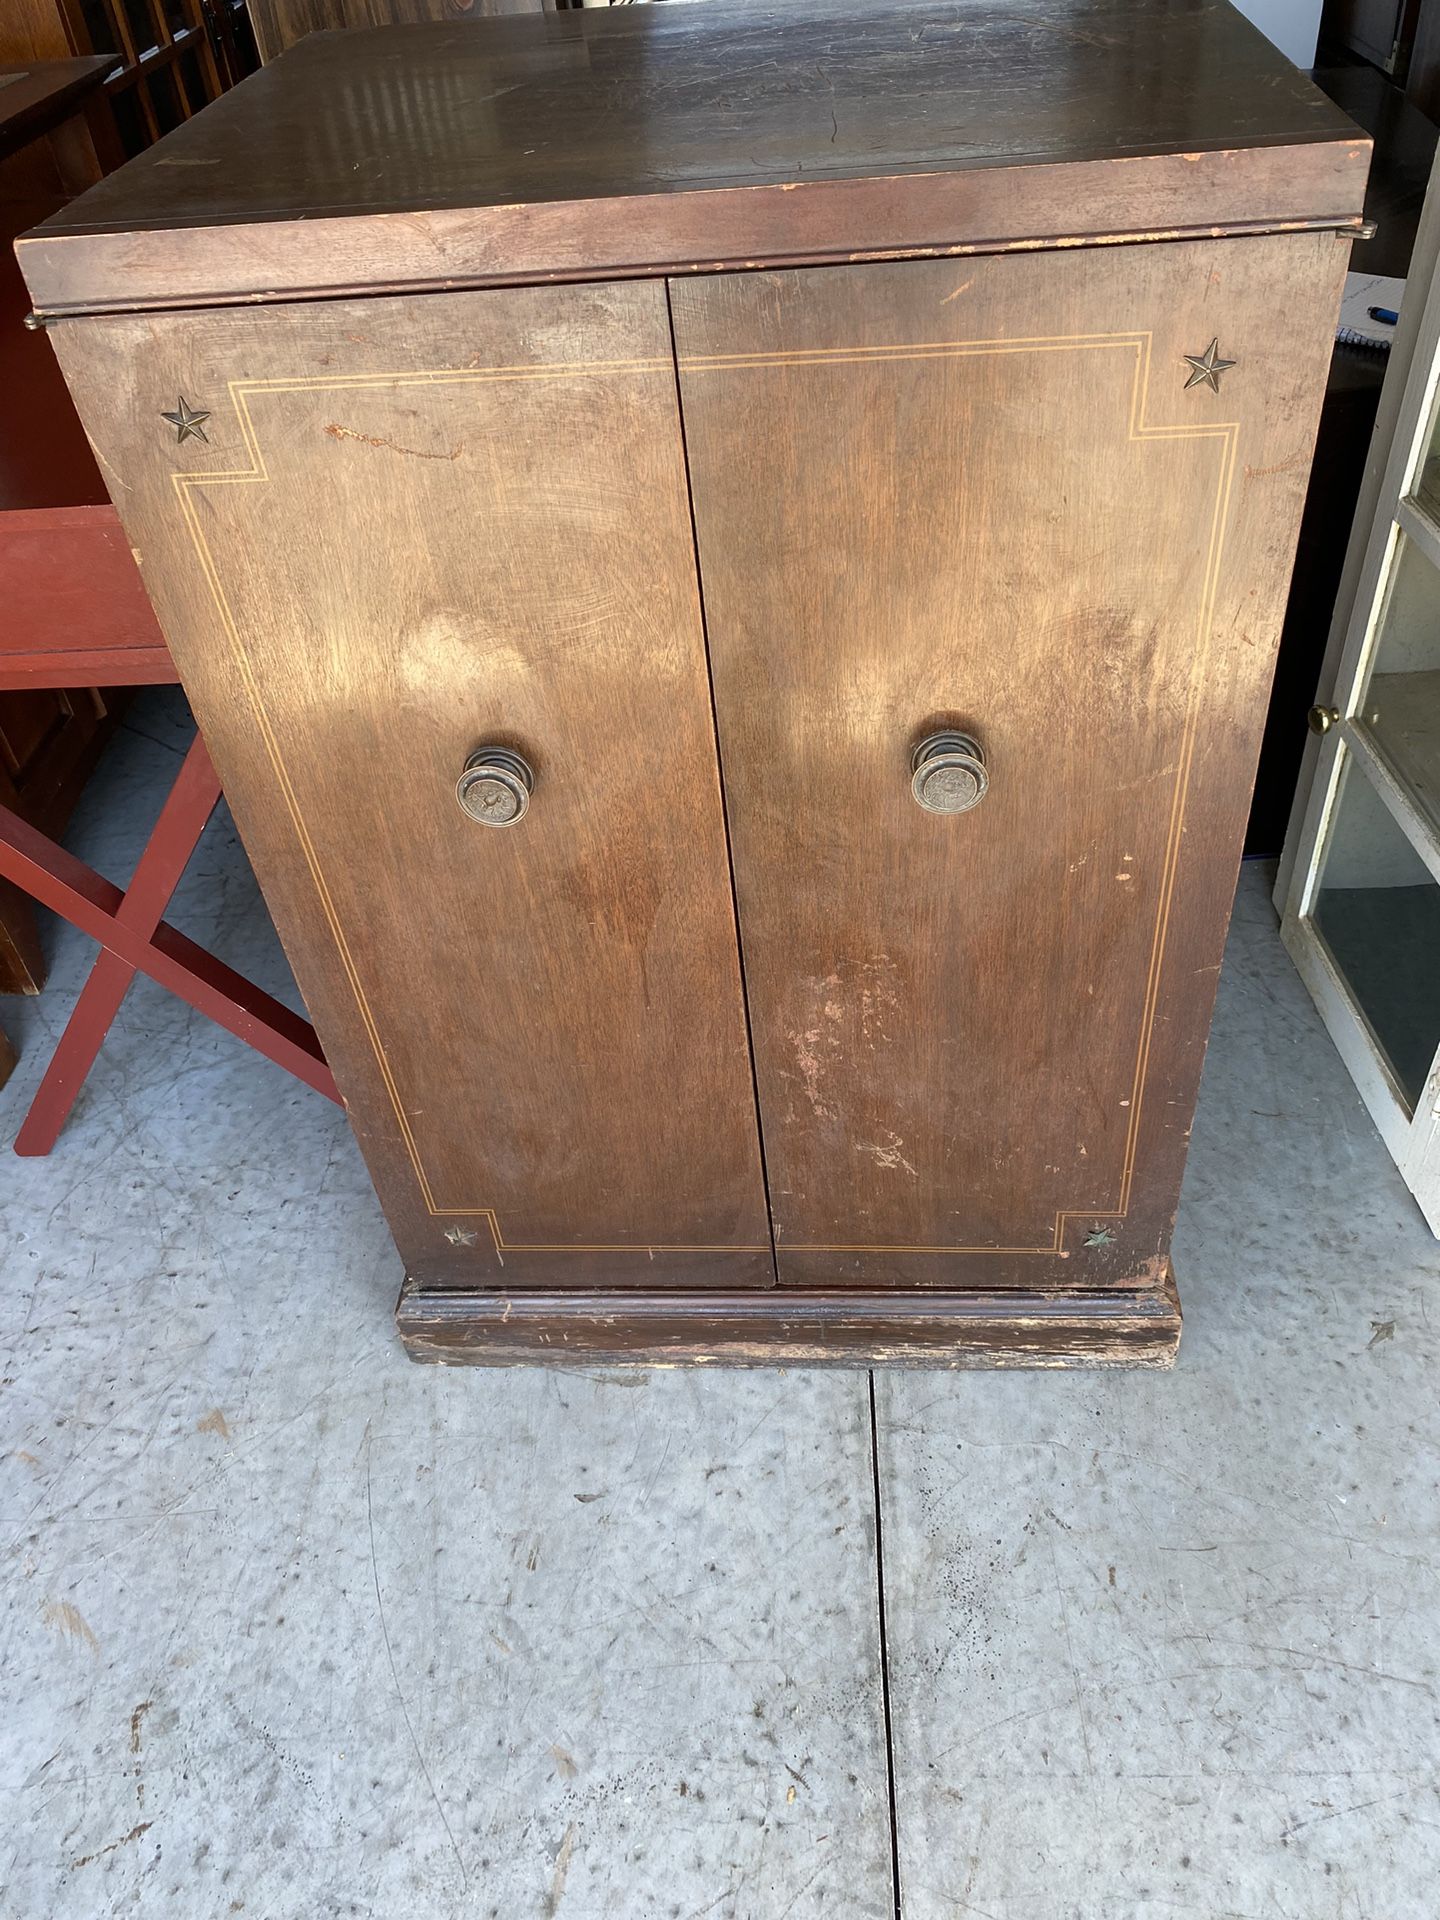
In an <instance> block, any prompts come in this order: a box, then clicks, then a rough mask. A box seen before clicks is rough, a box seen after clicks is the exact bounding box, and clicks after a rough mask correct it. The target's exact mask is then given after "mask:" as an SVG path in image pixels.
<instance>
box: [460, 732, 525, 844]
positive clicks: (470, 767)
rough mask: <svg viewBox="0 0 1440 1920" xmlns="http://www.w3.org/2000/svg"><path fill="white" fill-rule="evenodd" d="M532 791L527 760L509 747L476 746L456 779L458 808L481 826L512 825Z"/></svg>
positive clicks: (522, 813) (523, 810)
mask: <svg viewBox="0 0 1440 1920" xmlns="http://www.w3.org/2000/svg"><path fill="white" fill-rule="evenodd" d="M534 791H535V775H534V774H533V773H532V772H531V771H530V767H529V765H528V763H527V762H526V761H524V760H522V759H521V757H520V755H519V754H518V753H511V751H510V749H509V748H508V747H477V748H476V749H475V751H474V753H472V754H471V756H470V758H469V759H468V760H467V761H466V762H465V769H464V771H463V772H462V774H461V775H460V778H459V779H458V780H457V781H456V782H455V798H456V799H457V800H458V801H459V802H460V806H461V810H462V811H463V812H464V813H466V814H468V815H469V816H470V818H471V819H472V820H478V821H479V822H480V824H481V826H482V827H513V826H514V824H515V822H516V821H517V820H520V819H523V818H524V815H525V810H526V808H527V807H528V806H529V805H530V795H531V794H532V793H533V792H534Z"/></svg>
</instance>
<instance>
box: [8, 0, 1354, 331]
mask: <svg viewBox="0 0 1440 1920" xmlns="http://www.w3.org/2000/svg"><path fill="white" fill-rule="evenodd" d="M1369 148H1370V143H1369V141H1368V139H1367V138H1366V137H1365V136H1364V135H1362V134H1361V133H1360V132H1359V130H1358V129H1357V128H1356V127H1355V126H1354V124H1353V123H1352V122H1351V121H1349V120H1348V119H1347V118H1346V116H1345V115H1344V114H1343V113H1341V112H1340V111H1339V110H1338V109H1337V108H1336V107H1334V106H1333V105H1332V104H1331V103H1330V102H1329V101H1328V100H1327V99H1326V98H1325V97H1324V95H1323V94H1321V93H1320V91H1319V90H1318V88H1316V87H1314V86H1312V85H1311V84H1310V83H1309V82H1308V81H1307V80H1305V79H1304V78H1303V77H1302V76H1301V75H1299V74H1297V73H1296V71H1295V69H1294V68H1293V67H1292V66H1290V64H1289V63H1288V62H1287V61H1286V60H1284V59H1283V58H1282V57H1281V55H1280V54H1278V53H1277V52H1276V51H1275V49H1274V47H1272V46H1271V45H1270V43H1269V42H1268V41H1267V40H1266V39H1265V38H1264V37H1263V36H1262V35H1261V34H1260V33H1259V32H1258V31H1257V30H1256V29H1255V28H1254V27H1252V26H1251V25H1250V24H1249V22H1248V21H1246V20H1245V19H1243V18H1242V17H1241V15H1240V14H1239V13H1238V12H1236V11H1235V9H1234V8H1233V7H1230V6H1228V5H1226V4H1224V0H1168V4H1167V5H1166V7H1165V9H1164V13H1163V17H1161V16H1158V15H1157V14H1156V10H1155V8H1154V7H1153V5H1151V4H1150V0H1000V3H999V4H994V5H987V6H985V7H976V6H956V5H955V4H953V0H889V4H886V3H884V0H880V3H878V4H868V5H862V4H858V3H857V0H819V3H818V4H809V5H806V6H804V7H798V6H793V5H788V4H775V3H774V0H770V3H768V4H754V5H752V4H726V0H707V3H706V4H705V5H704V6H645V7H610V8H603V9H597V8H590V9H585V10H583V11H575V12H565V13H548V14H535V15H530V16H529V17H517V18H511V19H504V20H474V21H465V22H452V23H449V24H431V25H421V26H398V27H380V28H376V29H374V30H373V31H359V32H343V33H330V34H320V35H315V36H313V37H311V38H309V39H307V40H304V41H302V42H301V43H300V44H299V45H298V46H297V47H295V48H294V49H292V51H291V52H289V53H288V54H285V55H284V56H283V57H282V58H281V59H279V60H278V61H276V62H275V64H274V65H273V66H270V67H266V68H265V69H264V70H263V71H262V72H261V73H258V74H255V75H253V76H252V77H251V78H250V79H248V80H245V81H243V82H242V83H241V84H240V85H239V86H238V87H236V88H234V89H233V90H232V91H231V92H229V93H227V94H225V95H224V96H223V97H222V98H221V99H220V100H219V101H218V102H216V103H215V104H214V105H213V106H211V107H209V108H207V110H206V111H205V112H204V113H203V114H200V115H198V116H196V118H195V119H193V120H189V121H186V122H185V123H184V125H183V126H181V127H180V128H178V129H177V130H176V131H175V132H174V133H172V134H171V135H169V136H168V138H166V139H165V140H163V141H161V142H160V143H159V145H158V146H156V147H153V148H151V149H149V150H148V151H147V152H146V153H144V154H142V155H140V156H139V157H138V158H137V159H135V160H133V161H131V162H130V164H129V165H128V166H126V167H124V168H122V169H121V170H120V171H119V172H118V173H117V174H115V175H114V176H112V177H111V178H110V179H109V180H107V181H105V182H103V183H102V184H101V185H100V186H99V187H98V188H97V189H96V190H95V191H94V192H93V193H91V194H88V195H87V196H86V197H85V198H84V199H83V200H82V201H81V202H80V203H79V204H78V205H77V206H76V207H75V208H74V209H71V210H70V211H68V212H66V213H65V214H64V215H62V216H61V217H60V219H59V220H58V221H52V222H49V223H48V224H47V225H46V226H45V227H44V228H43V229H41V230H40V231H38V232H37V233H36V234H35V235H34V236H32V237H31V238H30V239H29V240H27V241H26V242H25V244H24V247H23V249H22V252H23V255H24V258H25V262H26V273H27V275H28V277H29V281H30V287H31V292H32V294H33V296H34V299H35V303H36V305H37V307H40V308H43V309H45V310H46V311H54V310H60V309H65V308H72V307H75V306H76V305H79V306H82V307H92V308H93V307H95V306H106V307H109V306H114V305H122V306H123V305H126V304H130V303H136V304H146V305H151V304H153V305H162V306H163V305H176V304H182V303H184V302H186V301H190V300H210V299H226V298H242V299H249V298H256V297H265V298H274V297H275V296H276V295H277V293H284V292H285V291H286V290H290V291H294V292H296V293H302V294H313V293H315V292H317V291H321V290H326V289H329V290H335V291H346V290H354V289H356V288H359V287H364V286H372V287H373V286H379V285H383V284H386V283H388V284H390V285H391V286H396V287H398V286H417V287H418V286H432V287H444V286H455V285H457V284H461V285H476V284H485V283H493V282H495V281H501V280H505V279H507V278H508V279H531V280H537V279H544V278H550V277H559V278H571V279H590V278H595V277H597V276H598V275H604V274H609V273H626V272H647V273H654V272H666V271H675V270H680V269H690V270H701V271H705V270H709V269H713V268H714V267H715V266H717V265H719V264H722V263H728V264H731V265H734V266H737V267H745V266H753V265H754V264H756V262H757V261H766V262H773V261H783V260H787V259H790V260H805V261H816V260H822V259H831V260H846V259H853V258H855V257H857V256H858V255H861V254H874V253H879V254H884V255H886V256H888V257H893V256H894V254H895V253H896V251H901V252H905V251H918V252H936V251H945V250H947V249H951V248H965V247H978V248H980V249H981V250H983V251H993V250H994V249H995V248H996V247H997V246H1004V245H1009V244H1025V245H1034V244H1039V245H1056V244H1069V245H1073V244H1074V243H1075V241H1076V240H1077V238H1083V237H1091V238H1094V237H1102V236H1110V237H1114V236H1117V235H1127V234H1131V235H1133V234H1147V233H1148V234H1157V235H1161V236H1166V235H1172V234H1174V233H1176V232H1190V233H1204V232H1207V231H1212V230H1216V229H1220V228H1224V229H1227V230H1229V229H1234V228H1239V229H1241V230H1246V231H1254V230H1255V229H1256V228H1257V227H1258V228H1265V227H1270V226H1277V225H1286V224H1290V223H1297V222H1298V223H1300V224H1305V223H1307V222H1330V223H1334V222H1337V221H1338V222H1344V221H1350V222H1352V223H1353V222H1356V221H1358V219H1359V217H1360V210H1361V201H1362V195H1363V190H1364V183H1365V172H1366V167H1367V164H1368V159H1369ZM238 152H243V153H244V154H245V156H246V164H245V165H244V166H235V165H233V164H232V157H233V156H234V155H235V154H236V153H238Z"/></svg>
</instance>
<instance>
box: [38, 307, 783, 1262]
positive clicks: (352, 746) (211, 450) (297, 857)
mask: <svg viewBox="0 0 1440 1920" xmlns="http://www.w3.org/2000/svg"><path fill="white" fill-rule="evenodd" d="M60 333H61V336H62V337H61V338H60V339H59V342H58V344H59V349H60V352H61V355H62V358H63V359H64V362H65V365H66V369H67V372H68V373H69V375H70V378H71V380H72V382H73V384H74V388H75V391H76V395H77V399H78V401H79V404H80V407H81V411H82V414H83V415H84V417H85V418H86V421H87V424H88V426H89V428H90V430H91V432H92V434H93V436H94V438H95V443H96V446H97V448H98V450H99V452H100V456H101V459H102V462H103V463H104V465H105V468H106V471H107V473H108V474H109V476H110V479H111V483H112V485H113V486H114V488H115V494H116V498H117V501H118V503H119V505H120V510H121V513H122V516H123V518H124V520H125V523H126V527H127V530H128V532H129V534H130V537H131V540H132V541H133V543H134V544H135V546H136V547H137V548H138V549H139V551H140V554H141V558H142V566H143V570H144V573H145V577H146V579H147V580H148V581H149V582H150V583H151V586H152V589H153V593H154V597H155V601H156V605H157V609H158V612H159V615H160V619H161V623H162V625H163V627H164V629H165V632H166V635H167V638H168V641H169V644H170V647H171V651H172V653H173V654H174V656H175V659H176V662H177V665H178V666H179V669H180V672H181V675H182V677H183V679H184V681H185V684H186V687H187V689H188V691H189V693H190V695H191V697H192V700H193V702H194V705H195V707H196V711H197V717H198V718H199V720H200V723H201V726H202V728H203V730H204V732H205V736H206V739H207V741H208V742H209V744H210V747H211V749H212V752H213V754H214V758H215V761H216V765H217V768H218V770H219V772H220V775H221V779H222V782H223V785H224V788H225V792H226V795H227V797H228V798H229V800H230V803H231V806H232V808H233V810H234V813H235V816H236V819H237V823H238V825H239V827H240V831H241V833H242V835H243V836H244V838H245V841H246V845H247V848H248V849H249V851H250V853H251V855H252V857H253V859H254V862H255V866H256V871H257V873H258V875H259V878H260V881H261V885H262V887H263V888H264V889H265V892H266V895H267V898H268V900H269V902H270V904H271V907H272V909H273V911H274V914H275V918H276V922H277V924H278V926H279V927H280V929H281V933H282V937H283V938H284V940H285V942H286V946H287V949H288V951H289V953H290V956H291V958H292V961H293V963H294V966H295V971H296V976H297V979H298V980H299V983H300V987H301V990H302V992H303V993H304V995H305V998H306V1001H307V1004H308V1005H309V1007H310V1010H311V1012H312V1014H313V1016H314V1018H315V1022H316V1026H317V1029H318V1030H319V1032H320V1036H321V1040H322V1042H323V1045H324V1048H325V1053H326V1056H327V1058H328V1059H329V1061H330V1062H331V1064H332V1066H333V1067H334V1069H335V1072H336V1077H337V1079H338V1080H339V1082H340V1084H341V1086H342V1088H343V1089H344V1090H345V1093H346V1095H347V1099H348V1102H349V1105H350V1110H351V1113H352V1117H353V1118H354V1121H355V1124H356V1129H357V1132H358V1134H359V1137H360V1140H361V1144H362V1147H363V1148H364V1151H365V1153H366V1156H367V1158H368V1160H369V1163H370V1167H371V1170H372V1172H373V1174H374V1176H375V1180H376V1184H377V1186H378V1188H379V1190H380V1194H381V1198H382V1200H383V1201H384V1204H385V1208H386V1213H387V1216H388V1218H389V1220H390V1223H391V1226H392V1229H393V1230H394V1232H395V1234H396V1238H397V1240H398V1242H399V1244H400V1247H401V1251H402V1253H403V1255H404V1257H405V1261H406V1265H407V1268H408V1270H409V1271H410V1272H411V1273H412V1274H415V1275H417V1276H418V1277H420V1278H422V1279H425V1280H427V1281H432V1282H438V1283H441V1284H458V1283H462V1282H468V1283H470V1284H475V1283H477V1282H484V1281H489V1282H491V1283H492V1284H493V1283H494V1282H497V1281H500V1280H502V1279H503V1281H504V1282H505V1283H506V1284H507V1285H511V1284H513V1285H525V1284H526V1283H527V1282H529V1281H537V1280H539V1281H543V1282H545V1283H547V1284H552V1285H553V1284H554V1283H555V1280H556V1277H557V1274H563V1275H564V1276H565V1278H566V1279H567V1280H568V1281H570V1282H571V1283H573V1284H575V1285H586V1284H599V1283H611V1284H617V1283H623V1284H627V1285H630V1286H636V1287H644V1286H647V1285H650V1284H661V1283H664V1284H670V1285H673V1284H675V1281H676V1279H677V1278H679V1279H681V1280H683V1281H684V1282H686V1283H690V1284H695V1285H697V1286H703V1285H707V1284H711V1283H720V1282H722V1281H723V1282H724V1283H726V1284H737V1283H738V1284H752V1285H757V1286H763V1285H765V1284H768V1283H769V1282H770V1280H771V1279H772V1277H773V1274H772V1262H771V1253H770V1246H769V1232H768V1225H767V1219H766V1211H765V1198H764V1191H763V1184H762V1180H761V1173H760V1162H759V1150H758V1132H757V1126H756V1118H755V1108H754V1097H753V1088H752V1084H751V1079H750V1070H749V1062H748V1053H747V1042H746V1032H745V1022H744V1013H743V1007H742V1002H741V994H740V981H739V968H738V957H737V949H736V936H735V926H734V917H733V904H732V900H731V895H730V887H729V877H728V868H727V858H726V848H725V837H724V826H723V821H722V815H721V805H720V792H719V781H718V770H717V764H716V756H715V746H714V735H713V723H712V717H711V711H710V703H709V694H708V686H707V681H706V673H705V654H704V645H703V639H702V634H701V628H700V619H699V607H698V596H697V591H696V584H695V577H694V561H693V549H692V544H691V532H690V524H689V516H688V509H687V505H686V496H685V477H684V467H683V459H682V449H681V439H680V431H679V420H678V408H677V397H676V389H675V377H674V368H673V362H672V361H671V359H670V356H669V333H668V325H667V319H666V310H665V291H664V288H663V287H662V286H660V285H652V286H632V287H622V288H610V287H595V288H589V289H586V290H583V291H581V290H577V289H567V290H564V291H559V290H545V289H541V290H534V291H529V292H513V293H498V294H486V295H462V296H453V297H442V298H436V299H433V300H426V301H388V302H387V301H372V302H367V303H364V304H357V305H354V306H344V305H340V306H329V307H318V306H306V307H299V308H274V309H271V310H269V311H267V312H265V313H263V314H228V315H213V316H206V317H195V316H176V317H154V316H152V317H148V318H133V319H117V320H105V321H93V322H85V323H77V324H75V325H74V326H67V327H65V328H63V329H61V330H60ZM177 394H183V395H184V396H185V397H186V398H187V400H188V401H189V402H190V404H191V405H192V406H193V407H205V408H207V409H209V419H208V421H207V422H206V423H205V432H206V433H207V435H208V440H206V441H200V440H196V439H193V438H192V439H191V440H189V441H187V442H186V444H185V445H184V446H179V445H177V444H176V439H175V433H174V430H173V429H172V428H170V427H169V426H167V425H166V424H165V422H164V421H163V420H162V419H161V417H160V415H161V412H162V410H164V409H167V408H169V409H173V408H174V407H175V404H176V397H177ZM483 743H499V744H503V745H505V746H507V747H510V748H512V749H515V750H518V751H520V752H522V753H523V754H524V755H525V756H526V757H527V759H528V760H529V761H530V763H531V764H532V766H533V767H534V769H535V773H536V789H535V796H534V799H533V801H532V803H531V807H530V810H529V813H528V814H527V815H526V817H525V818H524V820H523V821H521V822H520V823H519V824H518V825H517V826H515V827H514V828H511V829H508V830H505V831H495V830H493V829H490V828H486V827H483V826H479V825H477V824H475V823H474V822H472V821H469V820H467V819H466V818H465V816H464V815H463V814H462V813H461V811H460V809H459V807H458V805H457V803H456V799H455V792H454V787H455V780H456V777H457V776H458V774H459V772H460V769H461V767H462V765H463V764H464V761H465V759H466V756H467V755H468V754H469V753H470V751H471V750H472V749H473V748H474V747H476V746H478V745H480V744H483Z"/></svg>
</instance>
